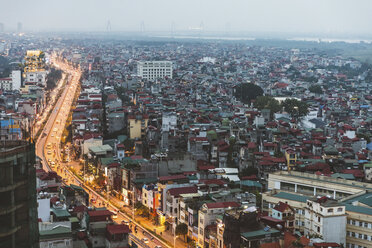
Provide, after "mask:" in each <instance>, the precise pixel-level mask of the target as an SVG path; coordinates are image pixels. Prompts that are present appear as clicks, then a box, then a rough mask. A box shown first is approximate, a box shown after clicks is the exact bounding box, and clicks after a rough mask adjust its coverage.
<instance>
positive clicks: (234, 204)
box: [206, 202, 240, 208]
mask: <svg viewBox="0 0 372 248" xmlns="http://www.w3.org/2000/svg"><path fill="white" fill-rule="evenodd" d="M206 206H207V207H208V208H228V207H232V208H238V207H240V204H239V203H237V202H212V203H206Z"/></svg>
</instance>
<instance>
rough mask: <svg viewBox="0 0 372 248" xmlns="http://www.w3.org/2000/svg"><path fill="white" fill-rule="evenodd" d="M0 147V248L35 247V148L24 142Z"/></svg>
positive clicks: (37, 243) (36, 241)
mask: <svg viewBox="0 0 372 248" xmlns="http://www.w3.org/2000/svg"><path fill="white" fill-rule="evenodd" d="M0 146H1V152H0V206H1V207H0V223H1V228H0V247H9V248H22V247H25V248H26V247H27V248H30V247H31V248H33V247H39V230H38V224H37V223H38V221H37V219H38V217H37V202H36V196H37V194H36V174H35V167H34V164H35V147H34V145H33V144H30V143H28V142H26V141H4V142H1V144H0Z"/></svg>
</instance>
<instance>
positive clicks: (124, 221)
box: [121, 220, 130, 225]
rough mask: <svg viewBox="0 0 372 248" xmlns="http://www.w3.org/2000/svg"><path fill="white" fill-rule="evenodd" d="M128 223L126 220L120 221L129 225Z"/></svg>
mask: <svg viewBox="0 0 372 248" xmlns="http://www.w3.org/2000/svg"><path fill="white" fill-rule="evenodd" d="M129 223H130V222H129V221H127V220H122V221H121V224H125V225H129Z"/></svg>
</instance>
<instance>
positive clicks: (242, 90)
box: [234, 83, 263, 104]
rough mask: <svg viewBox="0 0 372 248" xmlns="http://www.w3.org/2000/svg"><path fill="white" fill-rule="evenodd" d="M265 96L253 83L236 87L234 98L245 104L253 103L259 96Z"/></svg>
mask: <svg viewBox="0 0 372 248" xmlns="http://www.w3.org/2000/svg"><path fill="white" fill-rule="evenodd" d="M262 95H263V89H262V88H261V87H260V86H258V85H255V84H252V83H242V84H239V85H237V86H236V87H235V92H234V96H235V97H236V98H237V99H238V100H240V101H242V102H243V103H245V104H249V103H251V101H252V100H255V99H256V98H257V97H258V96H262Z"/></svg>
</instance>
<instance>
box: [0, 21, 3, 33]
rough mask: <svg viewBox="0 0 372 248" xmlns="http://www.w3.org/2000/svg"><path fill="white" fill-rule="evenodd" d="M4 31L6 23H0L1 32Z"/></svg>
mask: <svg viewBox="0 0 372 248" xmlns="http://www.w3.org/2000/svg"><path fill="white" fill-rule="evenodd" d="M2 32H4V23H0V33H2Z"/></svg>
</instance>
